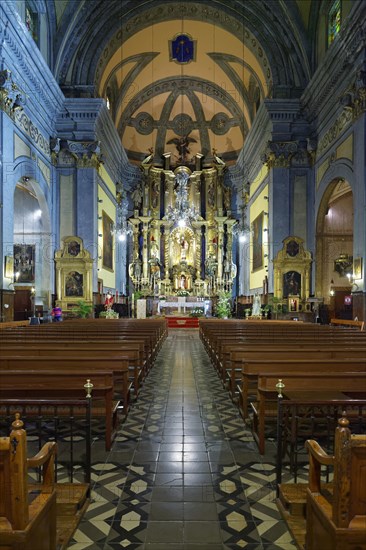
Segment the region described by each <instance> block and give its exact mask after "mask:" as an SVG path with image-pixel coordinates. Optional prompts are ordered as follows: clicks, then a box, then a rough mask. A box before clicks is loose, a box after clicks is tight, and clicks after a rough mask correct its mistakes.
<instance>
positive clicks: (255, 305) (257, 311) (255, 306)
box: [252, 292, 262, 316]
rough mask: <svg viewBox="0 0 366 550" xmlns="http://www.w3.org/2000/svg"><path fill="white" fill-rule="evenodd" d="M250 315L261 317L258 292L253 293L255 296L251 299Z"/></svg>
mask: <svg viewBox="0 0 366 550" xmlns="http://www.w3.org/2000/svg"><path fill="white" fill-rule="evenodd" d="M252 315H260V316H261V315H262V310H261V299H260V296H259V294H258V292H256V293H255V296H254V298H253V308H252Z"/></svg>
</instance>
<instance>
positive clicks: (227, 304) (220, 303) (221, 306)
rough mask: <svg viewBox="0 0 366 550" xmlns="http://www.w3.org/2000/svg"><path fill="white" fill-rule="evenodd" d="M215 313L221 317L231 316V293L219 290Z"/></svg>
mask: <svg viewBox="0 0 366 550" xmlns="http://www.w3.org/2000/svg"><path fill="white" fill-rule="evenodd" d="M216 315H217V317H220V318H221V319H223V318H225V317H231V293H230V292H224V291H222V292H220V293H219V299H218V300H217V304H216Z"/></svg>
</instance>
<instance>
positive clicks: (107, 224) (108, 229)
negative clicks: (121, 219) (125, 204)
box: [102, 210, 113, 271]
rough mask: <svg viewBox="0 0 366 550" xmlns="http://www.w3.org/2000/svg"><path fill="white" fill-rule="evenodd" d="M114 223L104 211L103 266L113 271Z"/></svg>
mask: <svg viewBox="0 0 366 550" xmlns="http://www.w3.org/2000/svg"><path fill="white" fill-rule="evenodd" d="M112 229H113V221H112V219H111V218H110V217H109V216H108V214H107V213H106V212H104V210H103V211H102V232H103V252H102V266H103V268H104V269H108V271H113V233H112Z"/></svg>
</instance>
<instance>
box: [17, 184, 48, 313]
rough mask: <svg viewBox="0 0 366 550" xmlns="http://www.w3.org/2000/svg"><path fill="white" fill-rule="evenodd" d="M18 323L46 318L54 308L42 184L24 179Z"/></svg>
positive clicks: (19, 202) (20, 197)
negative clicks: (48, 311) (36, 316)
mask: <svg viewBox="0 0 366 550" xmlns="http://www.w3.org/2000/svg"><path fill="white" fill-rule="evenodd" d="M13 244H14V290H15V296H14V320H15V321H18V320H24V319H28V318H29V317H32V316H33V315H39V316H42V315H43V313H44V312H45V311H47V310H48V309H49V307H50V305H51V303H50V301H51V292H50V289H51V265H52V261H51V254H50V251H51V230H50V216H49V210H48V205H47V203H46V200H45V197H44V195H43V193H42V191H41V189H40V187H39V185H38V183H37V182H36V181H34V180H32V179H31V178H29V177H27V176H23V177H22V178H21V179H20V180H19V181H18V182H17V184H16V186H15V190H14V232H13Z"/></svg>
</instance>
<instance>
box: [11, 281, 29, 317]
mask: <svg viewBox="0 0 366 550" xmlns="http://www.w3.org/2000/svg"><path fill="white" fill-rule="evenodd" d="M31 316H32V300H31V291H30V289H28V288H27V289H18V288H17V289H16V291H15V295H14V321H24V320H26V319H28V318H29V317H31Z"/></svg>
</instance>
